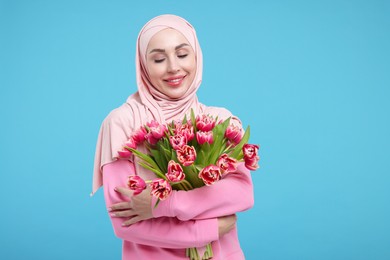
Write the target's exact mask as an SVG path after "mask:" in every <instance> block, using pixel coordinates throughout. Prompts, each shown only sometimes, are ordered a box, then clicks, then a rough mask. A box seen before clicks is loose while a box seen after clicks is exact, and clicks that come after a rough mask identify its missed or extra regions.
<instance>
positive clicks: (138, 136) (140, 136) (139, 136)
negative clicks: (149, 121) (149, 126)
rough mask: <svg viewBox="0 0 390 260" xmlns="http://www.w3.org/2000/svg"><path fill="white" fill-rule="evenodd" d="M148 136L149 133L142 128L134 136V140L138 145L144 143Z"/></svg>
mask: <svg viewBox="0 0 390 260" xmlns="http://www.w3.org/2000/svg"><path fill="white" fill-rule="evenodd" d="M146 134H147V131H146V129H145V127H141V128H139V129H138V130H137V131H135V133H134V135H133V139H134V141H135V143H136V144H137V145H138V144H141V143H143V141H145V135H146Z"/></svg>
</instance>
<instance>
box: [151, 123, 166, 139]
mask: <svg viewBox="0 0 390 260" xmlns="http://www.w3.org/2000/svg"><path fill="white" fill-rule="evenodd" d="M146 125H147V126H148V127H149V133H151V134H152V135H153V138H155V139H157V140H160V139H161V138H162V137H164V136H165V133H166V131H167V127H166V126H165V125H162V124H159V123H158V122H157V121H156V120H152V121H151V122H149V123H147V124H146Z"/></svg>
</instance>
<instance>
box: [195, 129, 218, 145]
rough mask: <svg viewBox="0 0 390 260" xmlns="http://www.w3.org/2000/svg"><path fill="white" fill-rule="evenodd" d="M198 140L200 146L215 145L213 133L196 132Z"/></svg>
mask: <svg viewBox="0 0 390 260" xmlns="http://www.w3.org/2000/svg"><path fill="white" fill-rule="evenodd" d="M196 140H197V141H198V143H199V144H204V143H209V144H212V143H213V141H214V140H213V132H212V131H208V132H203V131H198V132H196Z"/></svg>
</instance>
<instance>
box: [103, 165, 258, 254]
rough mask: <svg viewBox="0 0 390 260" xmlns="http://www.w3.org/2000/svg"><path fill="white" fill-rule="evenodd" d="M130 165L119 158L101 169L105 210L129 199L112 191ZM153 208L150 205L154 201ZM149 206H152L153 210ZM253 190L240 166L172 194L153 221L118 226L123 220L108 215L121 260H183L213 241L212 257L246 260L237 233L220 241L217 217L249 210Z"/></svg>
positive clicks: (131, 170)
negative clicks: (119, 243)
mask: <svg viewBox="0 0 390 260" xmlns="http://www.w3.org/2000/svg"><path fill="white" fill-rule="evenodd" d="M131 174H134V165H133V163H131V162H130V161H127V160H117V161H115V162H112V163H109V164H106V165H105V166H104V167H103V187H104V197H105V200H106V204H107V207H109V206H110V205H112V204H114V203H117V202H121V201H124V200H128V198H126V197H123V196H122V195H120V194H119V193H118V192H115V191H114V188H115V187H117V186H122V187H125V186H126V181H127V178H128V176H129V175H131ZM152 204H153V205H154V201H153V202H152ZM153 205H151V207H154V206H153ZM252 205H253V189H252V181H251V176H250V172H249V170H247V169H246V168H245V166H244V165H243V164H240V166H239V167H238V170H237V173H234V174H228V175H227V176H225V177H224V178H223V179H222V180H220V181H218V182H217V183H215V184H214V185H212V186H204V187H201V188H198V189H194V190H191V191H174V192H173V193H172V194H171V196H170V197H169V198H168V199H167V200H165V201H161V202H160V203H159V205H158V206H157V207H156V208H154V210H153V216H154V218H152V219H149V220H145V221H141V222H138V223H136V224H134V225H131V226H129V227H122V226H121V224H122V222H123V221H124V220H123V219H122V218H115V217H111V221H112V225H113V228H114V232H115V234H116V236H118V237H119V238H121V239H123V254H122V259H123V260H130V259H172V260H174V259H182V260H183V259H187V257H186V255H185V249H186V248H189V247H203V246H205V245H207V244H208V243H210V242H212V248H213V253H214V258H213V259H233V260H235V259H237V260H238V259H245V257H244V254H243V252H242V250H241V248H240V244H239V241H238V237H237V230H236V229H233V230H232V231H231V232H229V233H227V234H226V235H224V236H223V237H218V221H217V217H220V216H226V215H231V214H234V213H236V212H239V211H243V210H246V209H249V208H250V207H252Z"/></svg>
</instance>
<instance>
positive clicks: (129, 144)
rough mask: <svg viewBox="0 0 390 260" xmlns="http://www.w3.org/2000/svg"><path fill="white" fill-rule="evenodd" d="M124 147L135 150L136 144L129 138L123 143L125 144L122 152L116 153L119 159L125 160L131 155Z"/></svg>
mask: <svg viewBox="0 0 390 260" xmlns="http://www.w3.org/2000/svg"><path fill="white" fill-rule="evenodd" d="M126 147H130V148H133V149H135V148H137V144H136V143H135V141H134V139H133V138H132V137H130V139H129V140H127V141H126V142H125V144H124V145H123V147H122V150H120V151H118V156H119V158H126V159H128V158H130V157H131V155H132V154H133V153H132V152H130V151H129V150H128V149H126Z"/></svg>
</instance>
